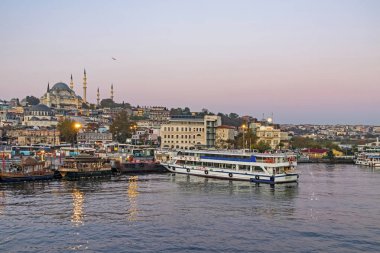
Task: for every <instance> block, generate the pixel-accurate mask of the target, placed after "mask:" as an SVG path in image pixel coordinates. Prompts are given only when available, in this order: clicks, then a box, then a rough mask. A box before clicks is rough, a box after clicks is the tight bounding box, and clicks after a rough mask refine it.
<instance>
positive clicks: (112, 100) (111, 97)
mask: <svg viewBox="0 0 380 253" xmlns="http://www.w3.org/2000/svg"><path fill="white" fill-rule="evenodd" d="M111 100H112V101H113V84H111Z"/></svg>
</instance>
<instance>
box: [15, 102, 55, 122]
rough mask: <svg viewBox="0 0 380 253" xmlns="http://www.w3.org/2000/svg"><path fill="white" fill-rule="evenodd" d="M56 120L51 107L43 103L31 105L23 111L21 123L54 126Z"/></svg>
mask: <svg viewBox="0 0 380 253" xmlns="http://www.w3.org/2000/svg"><path fill="white" fill-rule="evenodd" d="M57 124H58V120H57V118H56V117H55V113H54V112H53V110H52V109H50V108H49V107H48V106H46V105H44V104H38V105H34V106H31V107H30V108H28V109H27V110H26V111H25V116H24V121H23V125H25V126H33V127H50V126H56V125H57Z"/></svg>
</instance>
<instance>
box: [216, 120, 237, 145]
mask: <svg viewBox="0 0 380 253" xmlns="http://www.w3.org/2000/svg"><path fill="white" fill-rule="evenodd" d="M235 134H236V128H235V127H234V126H227V125H221V126H218V127H217V128H216V140H215V147H217V148H231V145H230V143H231V142H232V141H233V140H235Z"/></svg>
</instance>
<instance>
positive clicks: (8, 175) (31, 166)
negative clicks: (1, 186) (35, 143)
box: [0, 157, 54, 182]
mask: <svg viewBox="0 0 380 253" xmlns="http://www.w3.org/2000/svg"><path fill="white" fill-rule="evenodd" d="M53 177H54V172H53V171H52V170H50V169H49V168H47V167H45V162H43V161H37V160H36V159H34V158H32V157H27V158H26V159H23V160H21V163H11V164H10V165H9V166H8V168H5V169H4V170H3V171H2V172H1V173H0V182H22V181H36V180H49V179H53Z"/></svg>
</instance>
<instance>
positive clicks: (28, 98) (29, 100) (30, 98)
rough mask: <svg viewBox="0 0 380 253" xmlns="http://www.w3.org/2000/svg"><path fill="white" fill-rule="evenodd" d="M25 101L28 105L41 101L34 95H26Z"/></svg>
mask: <svg viewBox="0 0 380 253" xmlns="http://www.w3.org/2000/svg"><path fill="white" fill-rule="evenodd" d="M25 101H26V102H27V103H28V105H38V104H39V103H40V100H39V99H38V98H36V97H34V96H26V98H25Z"/></svg>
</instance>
